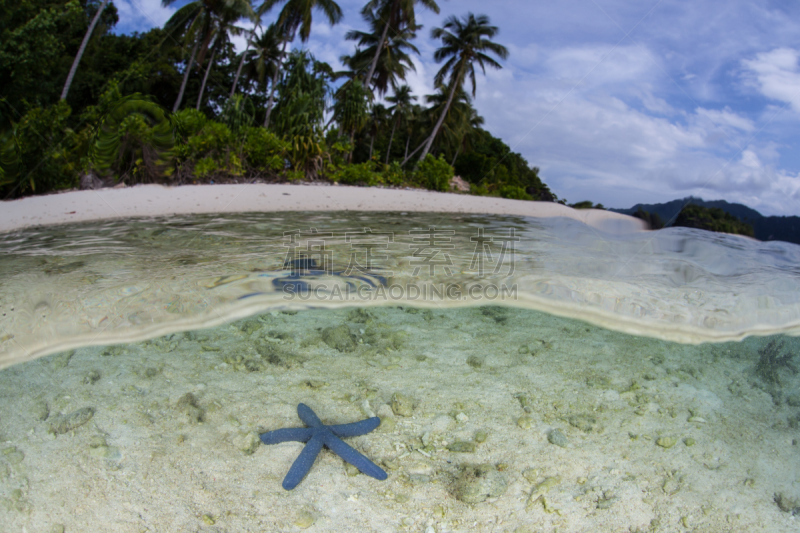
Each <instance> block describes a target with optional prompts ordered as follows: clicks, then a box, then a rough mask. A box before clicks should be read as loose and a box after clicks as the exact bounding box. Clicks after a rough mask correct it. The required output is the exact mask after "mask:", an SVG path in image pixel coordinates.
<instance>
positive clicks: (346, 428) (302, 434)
mask: <svg viewBox="0 0 800 533" xmlns="http://www.w3.org/2000/svg"><path fill="white" fill-rule="evenodd" d="M297 416H299V417H300V420H302V421H303V423H304V424H305V425H307V426H309V427H307V428H283V429H276V430H274V431H268V432H266V433H262V434H261V435H260V436H261V442H263V443H264V444H278V443H279V442H286V441H290V440H294V441H299V442H305V443H306V447H305V448H303V451H302V452H300V455H298V456H297V459H295V461H294V463H293V464H292V467H291V468H290V469H289V473H287V474H286V477H285V478H284V479H283V488H284V489H286V490H292V489H293V488H295V487H296V486H297V485H298V484H299V483H300V482H301V481H302V480H303V478H304V477H306V474H308V471H309V470H311V466H312V465H313V464H314V461H315V460H316V459H317V454H318V453H319V452H320V450H322V446H323V445H324V446H327V447H328V448H329V449H330V450H331V451H333V452H334V453H336V454H337V455H338V456H339V457H341V458H342V459H344V460H345V461H347V462H348V463H350V464H351V465H353V466H355V467H356V468H358V469H359V470H361V471H362V472H363V473H365V474H367V475H368V476H372V477H374V478H375V479H380V480H381V481H383V480H384V479H386V477H387V476H386V472H384V471H383V470H382V469H381V468H380V467H379V466H378V465H376V464H375V463H373V462H372V461H370V460H369V459H367V458H366V457H365V456H363V455H362V454H360V453H359V452H357V451H356V450H354V449H353V448H352V447H350V446H348V445H347V444H345V443H344V441H343V440H342V439H341V438H339V437H357V436H358V435H366V434H367V433H369V432H370V431H372V430H373V429H375V428H376V427H378V426H379V425H380V423H381V419H380V418H378V417H377V416H373V417H372V418H367V419H365V420H362V421H360V422H353V423H351V424H338V425H335V426H326V425H325V424H323V423H322V422H321V421H320V419H319V417H317V415H316V414H314V411H312V410H311V408H310V407H309V406H307V405H306V404H304V403H301V404H299V405H298V406H297Z"/></svg>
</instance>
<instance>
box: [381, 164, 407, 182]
mask: <svg viewBox="0 0 800 533" xmlns="http://www.w3.org/2000/svg"><path fill="white" fill-rule="evenodd" d="M384 167H385V168H384V170H383V181H384V183H387V184H389V185H395V186H399V185H403V184H404V183H405V182H406V173H405V171H404V170H403V167H401V166H400V163H399V162H397V161H392V163H391V164H389V165H384Z"/></svg>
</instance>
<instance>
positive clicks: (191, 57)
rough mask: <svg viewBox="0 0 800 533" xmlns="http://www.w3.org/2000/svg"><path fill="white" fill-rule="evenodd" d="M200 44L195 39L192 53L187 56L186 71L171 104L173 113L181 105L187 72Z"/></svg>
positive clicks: (190, 69) (191, 65)
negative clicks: (173, 102)
mask: <svg viewBox="0 0 800 533" xmlns="http://www.w3.org/2000/svg"><path fill="white" fill-rule="evenodd" d="M198 46H200V41H199V40H198V41H195V43H194V48H192V55H191V56H189V63H187V64H186V71H185V72H184V73H183V81H182V82H181V89H180V91H178V98H176V99H175V105H174V106H172V112H173V113H175V112H176V111H178V108H179V107H180V106H181V102H182V101H183V93H184V91H186V82H187V81H189V73H190V72H191V71H192V67H193V66H194V56H195V55H197V47H198Z"/></svg>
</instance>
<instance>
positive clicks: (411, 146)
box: [0, 0, 557, 201]
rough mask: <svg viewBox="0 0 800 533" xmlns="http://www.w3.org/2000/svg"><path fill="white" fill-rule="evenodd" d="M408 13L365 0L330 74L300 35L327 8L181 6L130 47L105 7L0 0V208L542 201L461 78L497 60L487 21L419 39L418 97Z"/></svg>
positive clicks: (546, 194) (332, 15)
mask: <svg viewBox="0 0 800 533" xmlns="http://www.w3.org/2000/svg"><path fill="white" fill-rule="evenodd" d="M162 2H163V4H164V5H172V4H173V3H175V4H177V2H176V1H175V0H162ZM420 9H426V10H428V11H430V12H433V13H439V11H440V7H439V5H438V4H437V2H435V1H433V0H367V1H366V3H365V5H364V7H363V9H362V11H361V16H362V18H363V24H362V28H361V29H354V30H352V31H350V32H348V33H347V35H346V38H347V39H348V40H350V41H352V42H353V43H354V49H353V52H352V53H351V54H347V55H345V56H343V57H342V58H341V64H342V65H343V66H344V69H343V70H340V71H337V70H335V69H334V68H333V67H332V66H331V65H329V64H328V63H326V62H324V61H320V60H319V59H318V58H317V57H315V56H314V55H313V53H312V52H310V51H309V50H308V49H306V48H305V47H304V46H303V45H304V43H306V42H307V41H308V40H309V38H310V36H311V32H312V30H313V29H314V28H315V25H314V24H315V23H316V24H318V23H319V22H323V23H326V24H329V25H335V24H338V23H340V22H342V10H341V8H340V7H339V5H338V4H337V3H336V2H335V1H334V0H192V1H190V2H188V3H185V4H184V5H182V6H181V7H179V8H178V9H176V10H175V12H174V14H173V15H172V17H171V18H170V19H169V20H168V21H167V22H166V23H165V24H164V26H163V27H161V28H154V29H152V30H150V31H147V32H144V33H133V34H130V35H120V34H115V33H113V32H112V30H113V28H114V26H115V25H116V24H117V23H118V22H119V16H120V13H119V11H118V10H117V8H116V6H115V5H114V2H113V1H110V0H14V1H11V0H0V35H1V37H0V198H3V199H6V198H16V197H20V196H24V195H28V194H41V193H47V192H50V191H55V190H60V189H68V188H73V187H76V186H78V185H79V183H82V182H85V183H88V184H99V183H102V184H104V185H110V184H114V183H119V182H124V183H127V184H134V183H146V182H158V183H166V184H180V183H191V182H198V181H203V182H208V181H214V182H240V181H241V182H244V181H253V180H261V181H267V182H272V181H296V180H330V181H335V182H340V183H346V184H363V185H384V186H398V187H399V186H403V187H423V188H429V189H432V190H442V191H443V190H448V189H449V188H450V182H451V179H452V178H453V176H454V175H458V176H460V177H461V178H462V179H464V180H466V181H467V182H468V183H469V184H470V185H471V192H472V193H474V194H481V195H494V196H502V197H506V198H516V199H527V200H532V199H536V200H548V201H556V200H557V198H556V197H555V195H553V194H552V193H551V192H550V191H549V189H548V187H547V186H546V185H545V184H544V183H543V182H542V181H541V179H540V178H539V175H538V169H537V168H536V167H532V166H531V165H529V164H528V162H527V161H525V159H524V158H523V157H522V156H521V155H520V154H517V153H514V152H513V151H512V150H511V149H510V148H509V147H508V146H507V145H506V144H505V143H504V142H503V141H501V140H500V139H498V138H496V137H494V136H493V135H492V134H491V133H489V132H488V131H487V130H486V129H484V128H483V124H484V120H483V118H482V117H481V116H480V114H479V113H478V111H477V110H476V108H475V107H474V99H475V96H476V92H477V82H476V80H477V73H484V72H485V69H486V67H490V68H494V69H500V68H502V67H503V65H502V61H503V60H504V59H506V58H507V57H508V50H507V49H506V48H505V47H504V46H503V45H502V44H500V43H499V42H498V41H497V38H498V35H499V33H500V31H499V29H498V28H497V27H496V26H492V25H491V22H490V20H489V18H488V17H486V16H485V15H476V14H472V13H467V14H465V15H463V16H455V15H451V16H448V17H446V18H445V19H444V23H443V25H442V27H439V28H433V29H432V31H431V36H432V38H433V39H435V40H436V41H437V42H438V43H439V44H440V46H439V47H438V48H437V49H436V51H435V53H434V56H433V57H434V59H435V60H436V61H437V62H438V63H440V64H441V68H440V70H439V71H438V73H437V74H436V75H435V78H434V79H433V82H434V87H435V91H434V93H433V94H430V95H414V94H412V91H411V89H410V87H409V85H408V81H407V79H406V78H407V76H408V74H409V73H410V72H412V71H413V70H414V68H415V66H414V58H415V57H418V56H419V54H420V51H419V49H418V48H417V46H416V45H415V44H414V41H415V39H416V38H417V36H418V35H419V32H420V31H421V30H422V26H421V25H420V24H419V23H418V22H417V16H416V15H417V12H418V11H419V10H420ZM354 22H355V21H350V23H351V24H353V23H354ZM236 36H242V37H244V39H245V40H246V43H247V44H246V48H245V50H244V51H242V52H241V53H237V51H236V49H235V47H234V45H233V40H232V39H233V37H236ZM476 67H477V68H476ZM476 72H477V73H476ZM87 180H88V181H87Z"/></svg>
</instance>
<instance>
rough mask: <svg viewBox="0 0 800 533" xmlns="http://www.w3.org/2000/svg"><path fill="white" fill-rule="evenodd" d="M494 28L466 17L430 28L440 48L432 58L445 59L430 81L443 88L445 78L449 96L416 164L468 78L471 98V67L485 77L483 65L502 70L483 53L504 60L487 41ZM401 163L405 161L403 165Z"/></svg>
mask: <svg viewBox="0 0 800 533" xmlns="http://www.w3.org/2000/svg"><path fill="white" fill-rule="evenodd" d="M497 31H498V30H497V26H490V25H489V17H487V16H486V15H478V16H477V17H476V16H475V15H473V14H472V13H469V14H468V15H467V16H466V17H464V18H463V19H458V18H457V17H455V16H451V17H449V18H448V19H447V20H446V21H445V23H444V26H443V27H442V28H434V29H433V31H432V32H431V37H432V38H434V39H441V40H442V44H443V45H444V46H442V47H441V48H439V49H437V50H436V52H435V53H434V55H433V58H434V59H435V60H436V62H437V63H438V62H441V61H443V60H445V59H447V62H446V63H445V64H444V65H443V66H442V68H441V69H440V70H439V72H437V73H436V78H435V79H434V81H435V82H436V85H440V86H444V85H445V83H444V81H445V78H449V79H448V82H447V86H448V87H449V89H450V94H449V96H448V97H447V103H446V104H445V106H444V109H443V110H442V113H441V115H439V120H438V121H437V122H436V125H435V126H434V127H433V131H432V132H431V134H430V136H429V137H428V140H427V141H426V143H425V148H424V149H423V150H422V155H421V156H420V161H421V160H423V159H425V156H427V155H428V152H430V149H431V145H432V144H433V140H434V139H435V138H436V134H437V133H439V128H441V127H442V123H443V122H444V119H445V116H447V111H448V110H449V109H450V105H451V104H452V103H453V97H454V96H455V94H456V90H457V89H460V88H462V87H463V85H464V81H466V78H467V77H469V79H470V81H471V82H472V96H473V97H474V96H475V66H474V64H475V63H478V65H480V67H481V70H482V71H483V73H484V74H485V73H486V65H489V66H490V67H493V68H497V69H499V68H502V66H501V65H500V63H498V62H497V61H495V60H494V59H492V58H491V57H489V56H488V55H487V54H486V52H491V53H493V54H495V55H496V56H498V57H499V58H501V59H505V58H507V57H508V49H507V48H506V47H505V46H502V45H500V44H497V43H495V42H492V41H490V40H489V39H490V38H492V37H494V36H495V35H497ZM404 163H405V161H404Z"/></svg>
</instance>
